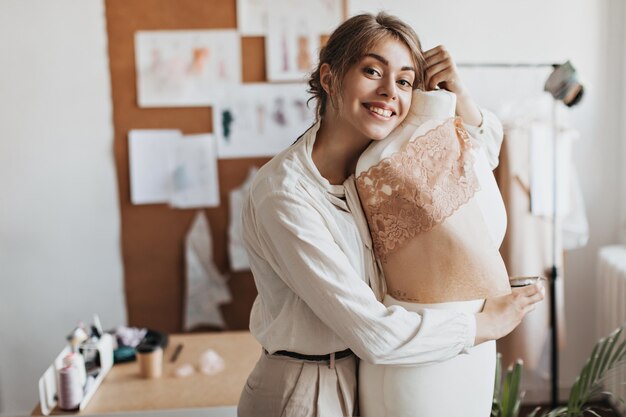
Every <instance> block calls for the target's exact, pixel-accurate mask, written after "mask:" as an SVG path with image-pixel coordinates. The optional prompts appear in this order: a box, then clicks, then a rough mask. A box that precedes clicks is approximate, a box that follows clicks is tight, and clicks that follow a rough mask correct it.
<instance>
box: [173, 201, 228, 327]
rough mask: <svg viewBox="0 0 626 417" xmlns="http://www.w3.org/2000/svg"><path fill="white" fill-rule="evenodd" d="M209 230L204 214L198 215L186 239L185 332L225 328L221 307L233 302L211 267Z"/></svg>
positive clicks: (224, 285)
mask: <svg viewBox="0 0 626 417" xmlns="http://www.w3.org/2000/svg"><path fill="white" fill-rule="evenodd" d="M212 256H213V243H212V241H211V230H210V228H209V222H208V220H207V218H206V216H205V215H204V212H202V211H199V212H198V213H197V214H196V216H195V218H194V220H193V223H192V225H191V228H190V230H189V232H188V233H187V237H186V238H185V263H186V271H185V277H186V280H187V293H186V295H185V320H184V327H185V330H191V329H193V328H194V327H196V326H201V325H208V326H215V327H219V328H224V327H226V323H225V322H224V318H223V317H222V313H221V311H220V305H222V304H226V303H229V302H231V301H232V296H231V294H230V290H229V289H228V284H227V282H226V281H227V277H226V276H224V275H222V274H221V273H220V272H219V270H218V269H217V267H216V266H215V264H214V263H213V259H212Z"/></svg>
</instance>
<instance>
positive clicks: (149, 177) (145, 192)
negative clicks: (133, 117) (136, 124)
mask: <svg viewBox="0 0 626 417" xmlns="http://www.w3.org/2000/svg"><path fill="white" fill-rule="evenodd" d="M180 139H182V133H181V132H180V131H178V130H131V131H130V133H129V134H128V153H129V160H130V199H131V201H132V203H133V204H155V203H167V202H168V201H169V198H170V193H171V188H170V187H171V174H172V155H173V154H174V150H175V149H176V143H177V142H178V141H179V140H180Z"/></svg>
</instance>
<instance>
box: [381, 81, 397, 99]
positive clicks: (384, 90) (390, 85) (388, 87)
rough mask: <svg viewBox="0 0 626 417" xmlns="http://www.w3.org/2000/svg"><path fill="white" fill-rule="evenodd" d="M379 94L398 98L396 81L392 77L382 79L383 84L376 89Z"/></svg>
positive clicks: (389, 97)
mask: <svg viewBox="0 0 626 417" xmlns="http://www.w3.org/2000/svg"><path fill="white" fill-rule="evenodd" d="M376 93H377V94H379V95H381V96H383V97H386V98H387V99H390V100H394V101H395V100H397V99H398V90H397V86H396V83H395V81H394V80H393V79H392V78H391V77H385V78H383V79H381V84H380V86H379V87H378V90H377V91H376Z"/></svg>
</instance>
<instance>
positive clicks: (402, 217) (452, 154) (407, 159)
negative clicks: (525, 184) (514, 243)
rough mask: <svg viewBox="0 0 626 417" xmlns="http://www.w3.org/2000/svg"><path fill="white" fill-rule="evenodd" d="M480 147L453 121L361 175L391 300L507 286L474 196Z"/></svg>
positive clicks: (428, 299) (466, 296)
mask: <svg viewBox="0 0 626 417" xmlns="http://www.w3.org/2000/svg"><path fill="white" fill-rule="evenodd" d="M409 130H410V129H407V130H405V131H403V132H406V134H409ZM398 139H399V140H403V138H398ZM404 139H406V138H404ZM477 147H478V144H477V143H476V142H475V140H474V139H473V138H472V137H471V136H470V135H469V134H468V133H467V131H466V130H465V128H464V127H463V125H462V122H461V120H460V119H458V118H450V119H447V120H445V121H444V122H443V123H441V124H439V125H437V127H435V128H433V129H431V130H429V131H428V132H426V133H425V134H423V135H421V136H418V137H417V138H414V139H412V140H407V141H406V143H404V144H403V145H402V146H401V147H400V148H399V150H398V151H397V152H395V153H393V154H391V155H390V156H388V157H386V158H383V159H381V160H380V161H379V162H378V163H377V164H375V165H373V166H371V167H370V168H369V169H368V170H367V171H364V172H362V173H361V174H360V175H359V176H358V177H357V178H356V187H357V190H358V193H359V198H360V199H361V204H362V206H363V210H364V212H365V215H366V218H367V222H368V225H369V228H370V233H371V236H372V242H373V245H374V250H375V253H376V256H377V257H378V258H379V259H380V260H381V263H382V267H383V272H384V274H385V281H386V284H387V292H388V293H389V294H390V295H392V296H393V297H395V298H397V299H400V300H405V301H416V302H423V303H432V302H446V301H461V300H471V299H480V298H486V297H488V296H495V295H502V294H505V293H507V292H509V291H510V287H509V285H508V275H507V273H506V269H505V267H504V263H503V262H502V258H501V256H500V254H499V252H498V249H497V247H495V245H494V243H493V242H492V240H491V237H490V235H489V232H488V229H487V226H486V223H485V220H484V218H483V215H482V212H481V211H480V208H479V207H478V204H477V203H476V199H475V198H473V197H474V196H475V194H476V193H477V192H478V191H479V190H480V184H479V180H478V178H477V176H476V173H475V169H474V163H475V158H474V154H473V152H472V150H473V149H474V148H477Z"/></svg>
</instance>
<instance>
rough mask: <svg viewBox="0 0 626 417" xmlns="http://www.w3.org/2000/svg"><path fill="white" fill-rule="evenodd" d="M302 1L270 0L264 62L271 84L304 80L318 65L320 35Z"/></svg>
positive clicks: (314, 21) (303, 0)
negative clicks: (272, 82) (273, 82)
mask: <svg viewBox="0 0 626 417" xmlns="http://www.w3.org/2000/svg"><path fill="white" fill-rule="evenodd" d="M311 16H315V14H310V9H309V3H308V2H307V1H305V0H273V1H272V5H271V7H270V9H269V14H268V33H267V36H266V37H265V61H266V69H267V78H268V80H270V81H305V80H306V79H307V76H308V74H309V73H310V72H311V71H313V68H314V66H315V64H316V63H317V56H318V54H317V51H318V49H319V42H320V35H321V33H319V31H317V30H316V27H317V26H318V22H317V20H316V19H315V18H313V19H312V18H311Z"/></svg>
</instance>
